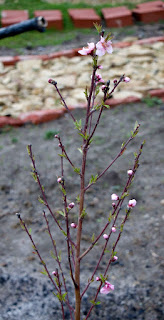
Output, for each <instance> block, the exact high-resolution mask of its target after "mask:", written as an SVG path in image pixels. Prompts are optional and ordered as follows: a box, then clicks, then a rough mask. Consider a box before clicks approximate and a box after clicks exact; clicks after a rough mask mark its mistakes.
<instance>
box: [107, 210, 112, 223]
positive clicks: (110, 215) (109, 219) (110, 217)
mask: <svg viewBox="0 0 164 320" xmlns="http://www.w3.org/2000/svg"><path fill="white" fill-rule="evenodd" d="M111 220H112V212H111V211H110V212H109V217H108V221H109V222H111Z"/></svg>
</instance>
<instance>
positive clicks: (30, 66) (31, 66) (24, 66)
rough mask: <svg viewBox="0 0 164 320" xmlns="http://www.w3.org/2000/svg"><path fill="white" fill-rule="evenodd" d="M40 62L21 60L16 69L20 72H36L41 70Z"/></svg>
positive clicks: (37, 60) (36, 60) (38, 60)
mask: <svg viewBox="0 0 164 320" xmlns="http://www.w3.org/2000/svg"><path fill="white" fill-rule="evenodd" d="M41 65H42V60H41V59H33V60H32V59H31V60H23V61H19V62H18V63H17V65H16V67H17V69H18V70H19V71H21V72H26V71H28V72H29V71H31V70H33V71H38V70H39V69H40V68H41Z"/></svg>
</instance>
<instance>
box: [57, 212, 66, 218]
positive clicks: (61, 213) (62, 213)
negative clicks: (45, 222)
mask: <svg viewBox="0 0 164 320" xmlns="http://www.w3.org/2000/svg"><path fill="white" fill-rule="evenodd" d="M57 213H58V214H60V215H61V216H63V217H65V213H64V212H63V211H61V210H59V211H57Z"/></svg>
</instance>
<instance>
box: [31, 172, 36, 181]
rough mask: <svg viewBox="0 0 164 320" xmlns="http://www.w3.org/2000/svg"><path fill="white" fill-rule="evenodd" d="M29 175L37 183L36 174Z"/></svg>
mask: <svg viewBox="0 0 164 320" xmlns="http://www.w3.org/2000/svg"><path fill="white" fill-rule="evenodd" d="M31 175H32V177H33V179H34V181H35V182H38V180H37V175H36V173H35V172H31Z"/></svg>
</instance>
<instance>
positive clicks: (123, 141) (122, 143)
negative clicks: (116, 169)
mask: <svg viewBox="0 0 164 320" xmlns="http://www.w3.org/2000/svg"><path fill="white" fill-rule="evenodd" d="M124 145H125V141H123V143H122V145H121V149H122V148H123V147H124Z"/></svg>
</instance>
